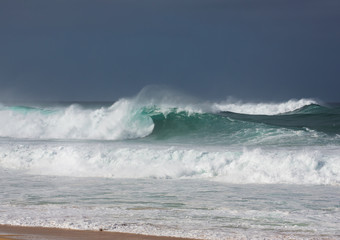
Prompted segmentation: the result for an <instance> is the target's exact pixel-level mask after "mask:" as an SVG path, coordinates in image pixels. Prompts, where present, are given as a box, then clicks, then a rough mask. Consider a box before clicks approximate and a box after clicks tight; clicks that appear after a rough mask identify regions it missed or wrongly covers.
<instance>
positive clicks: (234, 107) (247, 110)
mask: <svg viewBox="0 0 340 240" xmlns="http://www.w3.org/2000/svg"><path fill="white" fill-rule="evenodd" d="M310 104H317V102H316V101H315V100H312V99H300V100H289V101H287V102H281V103H244V102H241V101H236V102H235V101H225V102H221V103H214V104H213V105H212V108H213V109H215V111H229V112H235V113H243V114H259V115H260V114H261V115H276V114H282V113H288V112H292V111H294V110H297V109H299V108H302V107H304V106H307V105H310Z"/></svg>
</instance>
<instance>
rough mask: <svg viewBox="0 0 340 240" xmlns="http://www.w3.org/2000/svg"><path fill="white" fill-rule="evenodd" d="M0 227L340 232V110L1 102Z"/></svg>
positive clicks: (213, 234)
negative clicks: (5, 225) (8, 225)
mask: <svg viewBox="0 0 340 240" xmlns="http://www.w3.org/2000/svg"><path fill="white" fill-rule="evenodd" d="M0 193H1V194H0V224H10V225H20V226H45V227H56V228H71V229H91V230H98V229H100V228H101V229H104V230H105V231H117V232H129V233H140V234H150V235H161V236H162V235H163V236H179V237H191V238H198V239H227V238H233V239H292V238H293V239H340V227H339V226H340V105H339V104H329V103H323V102H321V101H318V100H313V99H297V100H287V101H283V102H278V103H273V102H246V101H236V100H232V99H229V100H225V101H218V102H217V101H215V102H214V101H202V100H198V99H195V98H192V97H188V96H185V95H184V94H179V93H176V92H174V91H165V90H161V89H158V90H156V91H155V90H150V89H144V90H142V91H141V92H140V93H139V94H138V95H137V96H135V97H127V98H122V99H119V100H118V101H116V102H111V103H108V102H103V103H101V102H78V103H77V102H60V103H55V102H54V103H52V102H43V103H20V104H18V103H0Z"/></svg>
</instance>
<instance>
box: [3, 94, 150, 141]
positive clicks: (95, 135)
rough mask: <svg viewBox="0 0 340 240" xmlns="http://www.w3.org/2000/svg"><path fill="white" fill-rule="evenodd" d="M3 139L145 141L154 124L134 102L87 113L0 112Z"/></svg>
mask: <svg viewBox="0 0 340 240" xmlns="http://www.w3.org/2000/svg"><path fill="white" fill-rule="evenodd" d="M0 125H1V128H0V136H1V137H12V138H30V139H105V140H120V139H131V138H139V137H144V136H146V135H148V134H150V133H151V132H152V129H153V122H152V119H151V118H150V117H148V116H145V115H142V114H140V109H139V108H136V106H135V105H134V102H133V101H130V100H127V99H121V100H120V101H118V102H116V103H115V104H113V105H112V106H111V107H108V108H106V107H102V108H98V109H84V108H82V107H80V106H78V105H71V106H69V107H64V108H57V109H54V110H53V111H49V112H47V111H39V110H34V111H15V110H13V109H12V108H5V109H2V110H1V111H0Z"/></svg>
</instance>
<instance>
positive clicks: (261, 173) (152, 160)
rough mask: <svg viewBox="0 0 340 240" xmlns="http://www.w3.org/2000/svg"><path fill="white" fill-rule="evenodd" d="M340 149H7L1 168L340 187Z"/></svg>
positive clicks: (1, 153)
mask: <svg viewBox="0 0 340 240" xmlns="http://www.w3.org/2000/svg"><path fill="white" fill-rule="evenodd" d="M339 156H340V150H339V149H338V148H337V147H322V146H317V147H302V148H301V147H300V148H268V147H267V148H260V147H253V148H249V149H247V148H242V147H237V148H224V149H214V148H211V149H209V148H205V149H204V148H201V147H188V148H185V147H169V146H158V147H157V146H154V145H151V144H150V145H149V144H144V145H132V144H124V145H123V144H119V143H115V144H114V143H105V144H103V143H102V144H100V143H97V144H95V143H59V142H58V143H39V142H37V143H34V144H25V143H16V142H12V143H8V144H7V143H2V144H1V145H0V167H2V168H5V169H16V170H23V171H25V172H28V173H32V174H42V175H60V176H75V177H109V178H173V179H181V178H200V179H213V180H217V181H223V182H228V183H290V184H339V183H340V165H339V163H340V157H339Z"/></svg>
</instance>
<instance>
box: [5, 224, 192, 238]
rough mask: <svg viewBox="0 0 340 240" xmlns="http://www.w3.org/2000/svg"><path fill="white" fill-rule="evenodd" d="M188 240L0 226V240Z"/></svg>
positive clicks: (102, 232) (104, 232) (103, 232)
mask: <svg viewBox="0 0 340 240" xmlns="http://www.w3.org/2000/svg"><path fill="white" fill-rule="evenodd" d="M13 239H20V240H90V239H91V240H109V239H110V240H111V239H114V240H189V239H188V238H175V237H159V236H148V235H140V234H129V233H116V232H106V231H99V230H98V231H82V230H67V229H59V228H42V227H19V226H9V225H0V240H13Z"/></svg>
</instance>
